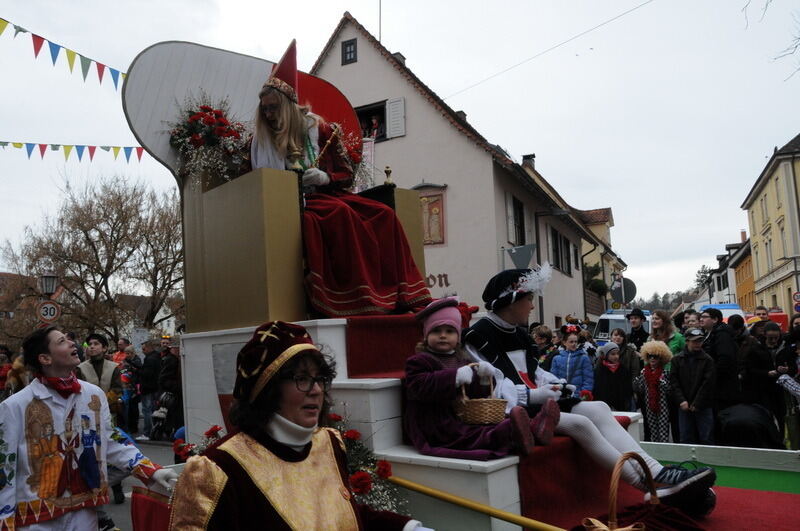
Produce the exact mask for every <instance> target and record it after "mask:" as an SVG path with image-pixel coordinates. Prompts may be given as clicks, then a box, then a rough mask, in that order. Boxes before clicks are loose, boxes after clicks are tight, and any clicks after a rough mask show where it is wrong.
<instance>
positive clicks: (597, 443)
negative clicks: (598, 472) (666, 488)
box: [555, 402, 663, 491]
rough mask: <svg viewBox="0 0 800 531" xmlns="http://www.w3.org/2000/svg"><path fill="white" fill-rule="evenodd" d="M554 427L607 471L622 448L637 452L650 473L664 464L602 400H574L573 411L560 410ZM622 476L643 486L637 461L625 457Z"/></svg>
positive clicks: (615, 461) (622, 452) (642, 487)
mask: <svg viewBox="0 0 800 531" xmlns="http://www.w3.org/2000/svg"><path fill="white" fill-rule="evenodd" d="M555 431H556V433H558V434H560V435H567V436H569V437H571V438H572V439H573V440H575V442H577V443H578V444H579V445H580V446H581V448H583V449H584V450H585V451H586V452H587V453H588V454H589V455H590V456H591V457H592V459H594V461H595V462H596V463H598V464H599V465H600V466H602V467H603V468H605V469H606V470H608V471H609V472H610V471H611V470H612V469H613V468H614V465H615V464H616V463H617V460H618V459H619V457H620V456H621V455H622V454H624V453H625V452H636V453H637V454H639V455H640V456H641V457H642V458H643V459H644V461H645V463H647V465H648V467H649V468H650V472H651V473H652V474H653V477H655V476H656V475H657V474H658V473H659V472H660V471H661V469H662V468H663V467H662V466H661V464H659V462H658V461H656V460H655V459H653V458H652V457H650V456H649V455H647V454H646V453H645V451H644V450H642V447H641V446H639V444H638V443H637V442H636V441H635V440H633V438H632V437H631V436H630V434H629V433H628V432H627V431H625V429H624V428H623V427H622V426H621V425H620V423H619V422H617V419H615V418H614V415H613V414H612V413H611V409H610V408H609V407H608V405H607V404H606V403H605V402H580V403H579V404H576V405H575V406H574V407H573V408H572V413H561V420H560V421H559V423H558V426H556V430H555ZM621 477H622V479H623V480H624V481H625V482H626V483H628V484H630V485H632V486H634V487H636V488H637V489H639V490H641V491H645V490H646V488H645V485H644V477H643V473H642V472H641V471H640V467H639V465H638V464H635V463H633V462H631V461H627V462H626V463H625V465H624V466H623V467H622V476H621Z"/></svg>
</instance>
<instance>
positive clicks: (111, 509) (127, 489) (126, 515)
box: [103, 441, 174, 531]
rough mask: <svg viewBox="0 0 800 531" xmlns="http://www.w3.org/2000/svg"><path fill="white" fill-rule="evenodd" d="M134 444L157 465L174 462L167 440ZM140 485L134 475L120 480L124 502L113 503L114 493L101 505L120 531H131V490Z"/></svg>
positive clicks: (170, 445) (170, 446)
mask: <svg viewBox="0 0 800 531" xmlns="http://www.w3.org/2000/svg"><path fill="white" fill-rule="evenodd" d="M136 446H138V447H139V449H140V450H141V451H142V453H143V454H144V455H146V456H147V457H149V458H150V460H151V461H153V462H155V463H158V464H159V465H162V466H166V465H171V464H173V463H174V454H173V453H172V444H171V443H168V442H160V441H159V442H137V443H136ZM135 485H139V486H142V482H141V481H139V480H138V479H136V478H134V477H127V478H125V480H124V481H123V482H122V490H123V492H124V493H125V503H122V504H120V505H115V504H114V501H113V499H114V495H113V494H111V499H112V501H111V502H110V503H109V504H108V505H105V506H104V507H103V509H104V510H105V511H106V512H107V513H108V514H109V516H111V518H113V519H114V523H115V524H117V527H118V528H120V529H121V530H122V531H133V525H132V524H131V491H132V488H133V486H135Z"/></svg>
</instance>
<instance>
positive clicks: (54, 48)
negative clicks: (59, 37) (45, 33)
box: [47, 41, 61, 66]
mask: <svg viewBox="0 0 800 531" xmlns="http://www.w3.org/2000/svg"><path fill="white" fill-rule="evenodd" d="M47 44H48V45H49V46H50V58H51V59H52V60H53V66H55V64H56V59H58V52H60V51H61V45H60V44H56V43H54V42H50V41H47Z"/></svg>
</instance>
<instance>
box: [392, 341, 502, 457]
mask: <svg viewBox="0 0 800 531" xmlns="http://www.w3.org/2000/svg"><path fill="white" fill-rule="evenodd" d="M456 371H457V369H445V368H444V367H443V365H442V363H441V362H440V361H439V360H438V359H437V358H436V356H435V355H433V354H429V353H427V352H418V353H417V354H415V355H413V356H411V357H410V358H408V360H406V378H405V397H406V408H405V416H404V418H403V423H404V426H405V432H406V435H407V436H408V438H409V439H410V440H411V443H412V444H413V445H414V447H415V448H416V449H417V450H419V452H420V453H422V454H425V455H434V456H438V457H452V458H458V459H477V460H480V461H486V460H487V459H496V458H498V457H504V456H506V455H508V454H509V453H511V422H510V421H509V420H508V419H506V420H504V421H503V422H501V423H500V424H497V425H488V426H476V425H471V424H464V423H463V422H461V420H460V419H459V418H458V417H457V416H456V414H455V410H454V402H455V400H456V399H457V398H458V397H460V396H461V389H460V388H456ZM488 394H489V388H488V387H486V386H481V385H480V383H479V382H478V378H477V374H475V372H474V371H473V378H472V384H471V385H470V386H468V388H467V395H468V396H470V397H471V398H486V397H487V396H488Z"/></svg>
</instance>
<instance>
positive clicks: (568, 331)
mask: <svg viewBox="0 0 800 531" xmlns="http://www.w3.org/2000/svg"><path fill="white" fill-rule="evenodd" d="M561 332H562V333H563V334H564V340H563V343H564V348H563V349H562V350H561V351H559V353H558V354H556V355H555V357H553V362H552V364H551V366H550V372H551V373H553V374H554V375H556V376H557V377H558V378H564V379H565V380H567V383H568V384H572V385H574V386H575V393H577V394H580V393H581V392H582V391H589V392H590V393H591V391H592V389H593V388H594V369H593V367H592V362H591V360H589V356H588V355H587V354H586V351H585V350H583V349H582V348H579V347H578V334H579V333H580V328H579V327H577V326H576V325H565V326H562V327H561Z"/></svg>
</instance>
